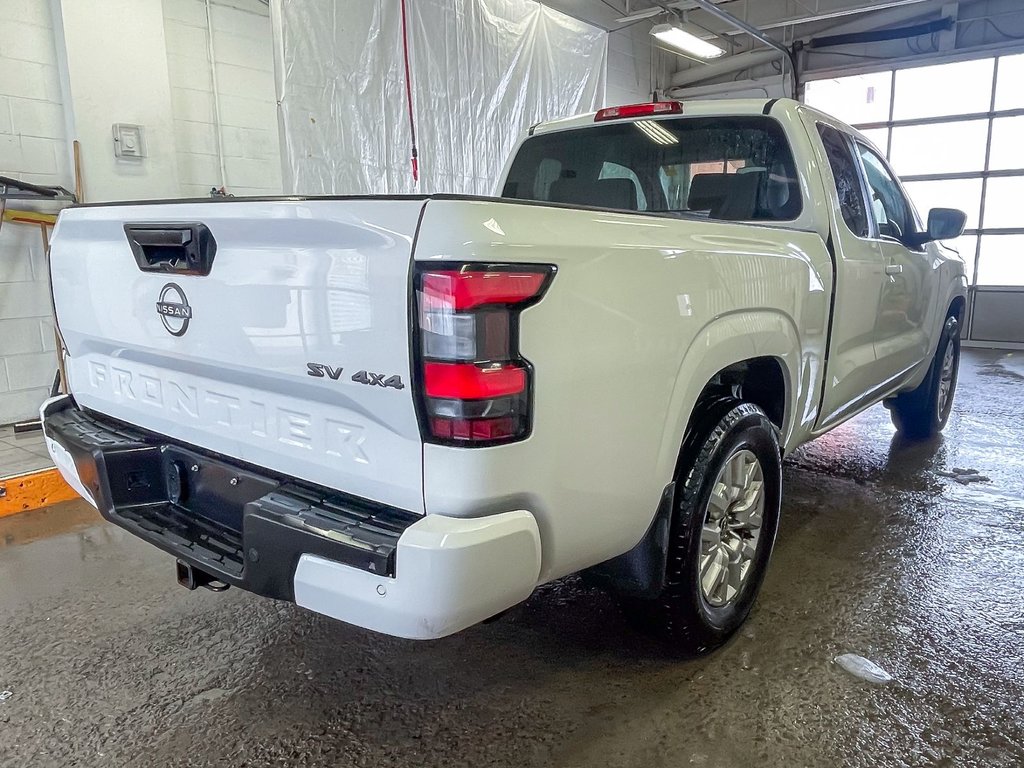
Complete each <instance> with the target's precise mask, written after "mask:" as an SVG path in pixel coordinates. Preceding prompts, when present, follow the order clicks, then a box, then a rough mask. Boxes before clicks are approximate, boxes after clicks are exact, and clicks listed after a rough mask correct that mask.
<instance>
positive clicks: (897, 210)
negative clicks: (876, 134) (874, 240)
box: [857, 142, 917, 240]
mask: <svg viewBox="0 0 1024 768" xmlns="http://www.w3.org/2000/svg"><path fill="white" fill-rule="evenodd" d="M857 151H858V152H859V153H860V158H861V161H862V162H863V163H864V175H865V176H867V179H868V186H869V187H870V188H871V210H872V213H874V216H875V221H877V222H878V232H879V234H880V235H882V236H883V237H891V238H893V239H895V240H903V237H904V235H908V234H910V233H911V232H913V231H915V230H916V229H917V226H916V222H915V217H914V213H913V209H912V208H911V207H910V203H909V202H907V198H906V197H904V196H903V190H902V189H900V185H899V182H897V181H896V179H895V178H893V175H892V174H891V173H889V169H888V168H886V167H885V162H883V160H882V158H880V157H879V156H878V155H877V154H875V151H874V150H873V149H870V148H869V147H866V146H865V145H863V144H861V143H860V142H857Z"/></svg>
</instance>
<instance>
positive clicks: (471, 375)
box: [423, 363, 526, 400]
mask: <svg viewBox="0 0 1024 768" xmlns="http://www.w3.org/2000/svg"><path fill="white" fill-rule="evenodd" d="M423 385H424V391H425V392H426V394H427V397H442V398H446V399H448V400H484V399H488V398H494V397H502V396H503V395H518V394H519V393H520V392H522V391H524V390H525V389H526V369H525V368H520V367H519V366H515V365H496V366H490V367H486V368H481V367H479V366H477V365H474V364H473V363H427V364H426V365H424V366H423Z"/></svg>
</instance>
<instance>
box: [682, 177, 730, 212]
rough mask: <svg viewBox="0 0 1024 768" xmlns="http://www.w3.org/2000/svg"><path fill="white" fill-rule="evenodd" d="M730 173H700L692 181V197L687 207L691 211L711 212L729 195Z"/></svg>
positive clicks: (689, 198)
mask: <svg viewBox="0 0 1024 768" xmlns="http://www.w3.org/2000/svg"><path fill="white" fill-rule="evenodd" d="M733 175H734V174H729V173H698V174H695V175H694V177H693V178H692V179H690V195H689V197H688V198H687V200H686V207H687V208H689V209H690V210H691V211H710V210H711V209H712V208H716V207H718V206H719V205H720V204H721V202H722V201H723V200H724V199H725V198H726V197H727V196H728V194H729V185H730V176H733Z"/></svg>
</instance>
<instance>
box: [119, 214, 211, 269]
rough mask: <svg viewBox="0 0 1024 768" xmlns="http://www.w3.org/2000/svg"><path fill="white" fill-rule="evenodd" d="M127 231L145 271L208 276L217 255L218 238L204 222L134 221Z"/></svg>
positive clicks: (136, 256) (134, 252) (129, 224)
mask: <svg viewBox="0 0 1024 768" xmlns="http://www.w3.org/2000/svg"><path fill="white" fill-rule="evenodd" d="M124 233H125V236H126V237H127V238H128V245H130V246H131V249H132V253H133V254H134V255H135V261H136V262H137V263H138V265H139V269H141V270H142V271H143V272H173V273H175V274H179V275H201V276H205V275H208V274H210V269H211V268H212V267H213V257H214V256H216V255H217V241H216V240H214V239H213V233H212V232H210V229H209V227H207V226H206V225H205V224H178V223H175V222H172V223H169V224H163V223H156V222H131V223H128V224H125V225H124Z"/></svg>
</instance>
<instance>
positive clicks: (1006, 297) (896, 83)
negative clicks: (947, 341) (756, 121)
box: [804, 54, 1024, 344]
mask: <svg viewBox="0 0 1024 768" xmlns="http://www.w3.org/2000/svg"><path fill="white" fill-rule="evenodd" d="M1022 81H1024V54H1017V55H1013V56H1000V57H994V58H986V59H973V60H970V61H959V62H951V63H946V64H936V65H932V66H926V67H913V68H906V69H897V70H884V71H879V72H872V73H869V74H858V75H851V76H846V77H839V78H834V79H828V80H815V81H812V82H809V83H808V84H807V86H806V90H805V96H804V100H805V101H806V102H807V103H808V104H810V105H811V106H814V107H817V108H819V109H822V110H824V111H826V112H829V113H831V114H834V115H836V116H837V117H839V118H841V119H843V120H845V121H847V122H848V123H851V124H852V125H854V126H856V127H857V128H860V129H861V130H862V131H863V132H864V133H865V134H866V135H867V136H868V137H869V138H870V139H871V140H872V141H874V142H875V144H877V145H878V147H879V148H880V149H881V150H882V151H883V152H885V153H886V155H887V157H888V158H889V160H890V162H892V164H893V167H894V168H895V169H896V171H897V172H898V173H899V174H900V176H901V178H902V179H903V182H904V184H905V185H906V188H907V191H908V192H909V194H910V196H911V198H912V199H913V200H914V202H915V204H916V205H917V208H918V210H919V211H920V213H921V215H922V217H924V216H927V212H928V209H929V208H933V207H941V206H946V207H952V208H960V209H962V210H964V211H966V212H967V229H966V230H965V232H964V234H963V236H962V237H961V238H959V239H958V240H957V241H955V242H951V243H948V245H949V246H950V247H953V248H956V249H957V250H958V251H959V252H960V255H961V256H962V257H963V259H964V261H965V262H966V263H967V275H968V279H969V280H970V282H971V297H972V301H971V312H970V318H969V322H968V331H967V332H968V339H969V340H971V341H977V342H980V343H988V344H1024V210H1022V208H1021V206H1020V200H1022V199H1024V142H1021V141H1020V137H1021V136H1022V135H1024V88H1021V87H1020V83H1021V82H1022Z"/></svg>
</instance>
